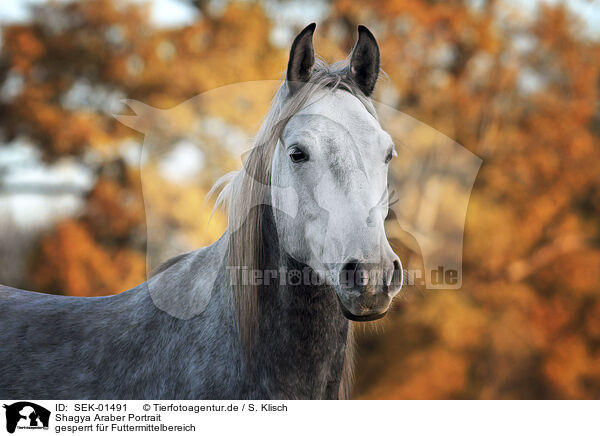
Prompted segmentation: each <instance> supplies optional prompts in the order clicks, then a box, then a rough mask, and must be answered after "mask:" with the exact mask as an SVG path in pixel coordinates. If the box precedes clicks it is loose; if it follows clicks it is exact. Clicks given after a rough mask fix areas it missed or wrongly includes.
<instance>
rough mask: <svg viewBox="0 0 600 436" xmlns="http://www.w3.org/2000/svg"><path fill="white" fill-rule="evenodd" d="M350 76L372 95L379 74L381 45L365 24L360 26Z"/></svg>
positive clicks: (351, 59)
mask: <svg viewBox="0 0 600 436" xmlns="http://www.w3.org/2000/svg"><path fill="white" fill-rule="evenodd" d="M350 76H351V77H352V78H353V79H354V82H355V83H356V84H357V85H358V87H359V88H360V90H361V91H362V92H363V93H364V94H365V95H366V96H367V97H370V96H371V94H373V90H374V89H375V84H376V83H377V77H378V76H379V46H378V45H377V41H376V40H375V37H374V36H373V34H372V33H371V31H370V30H369V29H367V28H366V27H365V26H362V25H360V26H358V41H357V42H356V45H355V46H354V49H353V50H352V56H351V57H350Z"/></svg>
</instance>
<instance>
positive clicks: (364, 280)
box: [336, 257, 402, 321]
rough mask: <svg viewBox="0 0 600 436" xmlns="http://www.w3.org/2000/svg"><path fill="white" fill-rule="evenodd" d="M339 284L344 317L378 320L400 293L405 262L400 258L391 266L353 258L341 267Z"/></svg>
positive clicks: (355, 319) (338, 295) (339, 297)
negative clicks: (401, 261)
mask: <svg viewBox="0 0 600 436" xmlns="http://www.w3.org/2000/svg"><path fill="white" fill-rule="evenodd" d="M385 266H388V267H387V268H385ZM338 283H339V284H338V286H337V287H336V294H337V297H338V301H339V303H340V308H341V310H342V313H343V314H344V316H345V317H346V318H348V319H350V320H352V321H374V320H377V319H379V318H382V317H383V316H385V314H386V313H387V311H388V309H389V307H390V304H391V302H392V299H393V298H394V297H395V296H396V294H398V292H400V289H401V288H402V265H401V263H400V260H399V259H398V258H397V257H395V258H394V259H393V260H391V261H390V262H387V265H385V264H384V265H381V264H366V263H362V262H360V261H357V260H354V259H351V260H349V261H348V262H346V263H345V264H344V265H343V266H342V268H341V269H340V272H339V279H338Z"/></svg>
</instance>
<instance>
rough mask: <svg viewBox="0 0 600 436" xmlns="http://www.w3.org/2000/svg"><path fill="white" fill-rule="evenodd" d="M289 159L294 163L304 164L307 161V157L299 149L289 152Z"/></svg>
mask: <svg viewBox="0 0 600 436" xmlns="http://www.w3.org/2000/svg"><path fill="white" fill-rule="evenodd" d="M290 159H291V160H292V162H294V163H298V162H304V161H307V160H308V155H307V154H306V153H304V152H303V151H302V150H300V149H299V148H293V149H292V151H291V152H290Z"/></svg>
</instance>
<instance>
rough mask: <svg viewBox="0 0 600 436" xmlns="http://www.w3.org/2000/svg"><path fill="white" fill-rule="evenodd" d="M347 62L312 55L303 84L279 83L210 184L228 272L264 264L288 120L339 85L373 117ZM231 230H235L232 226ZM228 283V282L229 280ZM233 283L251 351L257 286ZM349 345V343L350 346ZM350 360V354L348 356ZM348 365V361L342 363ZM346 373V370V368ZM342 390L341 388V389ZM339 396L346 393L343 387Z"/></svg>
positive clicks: (241, 326) (246, 345)
mask: <svg viewBox="0 0 600 436" xmlns="http://www.w3.org/2000/svg"><path fill="white" fill-rule="evenodd" d="M348 64H349V63H348V61H347V60H346V61H342V62H337V63H335V64H332V65H329V64H327V63H326V62H325V61H323V60H322V59H319V58H317V59H315V64H314V67H313V70H312V73H311V77H310V79H309V80H308V82H307V83H306V84H304V85H303V86H301V87H300V88H299V89H297V90H296V91H295V92H294V93H293V94H292V95H290V93H289V88H288V86H287V82H285V81H283V83H282V85H281V86H280V87H279V89H278V91H277V93H276V94H275V97H274V98H273V102H272V104H271V108H270V110H269V112H268V113H267V115H266V116H265V119H264V121H263V123H262V125H261V127H260V129H259V131H258V133H257V135H256V138H255V141H254V145H253V147H252V148H251V149H250V151H249V153H248V155H247V158H246V159H245V161H244V164H243V168H242V169H241V170H240V171H236V172H232V173H229V174H227V175H225V176H223V177H221V178H220V179H219V180H218V181H217V182H216V183H215V185H214V186H213V188H212V189H211V193H212V192H214V191H215V190H217V189H219V188H222V189H221V192H220V193H219V195H218V197H217V200H216V203H215V209H216V208H219V207H223V208H226V209H227V210H228V223H229V230H228V261H227V265H228V267H229V268H228V271H229V273H230V274H231V272H232V271H236V270H237V271H239V270H241V269H242V268H248V270H262V269H264V267H265V261H266V255H267V251H266V250H267V247H266V246H265V231H267V230H269V229H265V228H264V219H263V217H264V214H265V212H266V211H267V210H268V209H267V208H268V207H269V206H268V205H269V204H270V201H271V200H270V195H271V193H270V181H271V164H272V160H273V154H274V150H275V147H276V145H277V142H278V140H279V138H280V137H281V134H282V133H283V130H284V128H285V126H286V124H287V122H288V121H289V120H290V118H292V117H293V116H294V115H295V114H296V113H298V112H299V111H300V110H301V109H302V108H303V107H304V106H305V105H306V104H307V102H308V101H309V100H310V98H311V97H313V96H314V95H315V94H316V93H318V92H319V91H322V90H325V89H330V90H336V89H341V90H344V91H347V92H350V93H351V94H353V95H354V96H356V97H357V98H358V99H359V100H360V101H361V103H362V104H363V105H364V107H365V108H366V109H367V111H368V112H369V113H370V114H371V115H373V116H374V117H375V118H376V119H377V114H376V112H375V108H374V106H373V104H372V102H371V100H370V98H368V97H366V96H365V95H364V94H363V93H362V91H361V90H360V88H359V87H358V85H357V84H356V83H355V82H354V81H353V79H352V77H351V75H350V74H349V66H348ZM232 229H235V230H232ZM230 283H231V282H230ZM236 283H238V284H236V285H232V286H231V287H232V293H233V303H234V306H235V312H236V316H237V321H238V328H239V333H240V338H241V341H242V345H243V347H244V350H245V351H246V353H247V355H248V356H249V355H250V352H251V350H252V346H253V343H254V340H255V335H256V330H257V327H258V291H259V286H256V285H252V284H248V283H241V284H239V283H240V281H239V280H238V281H237V282H236ZM348 349H349V350H350V349H351V347H348ZM346 360H348V364H349V363H351V360H352V359H351V356H346ZM345 366H346V363H345ZM344 373H345V374H346V377H348V380H349V377H350V370H349V369H345V370H344ZM340 393H341V392H340ZM343 396H347V392H345V393H344V395H343Z"/></svg>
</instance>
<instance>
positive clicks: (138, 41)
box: [0, 0, 600, 398]
mask: <svg viewBox="0 0 600 436" xmlns="http://www.w3.org/2000/svg"><path fill="white" fill-rule="evenodd" d="M209 3H210V2H208V1H207V2H204V1H195V2H192V4H193V5H195V6H196V7H197V8H198V9H199V11H200V15H199V18H198V19H197V20H196V21H195V22H194V23H193V24H190V25H186V26H182V27H177V28H157V27H155V26H154V25H153V24H152V23H151V21H150V20H149V9H148V7H147V6H144V5H141V4H136V3H129V2H120V1H116V0H115V1H112V0H90V1H81V2H57V3H47V4H42V5H39V6H36V7H34V9H33V13H32V18H31V20H30V21H28V22H25V23H22V24H11V25H7V26H5V27H4V28H3V29H2V46H1V53H0V83H5V82H6V81H7V80H9V79H10V78H11V77H12V78H14V77H18V78H19V80H21V81H22V85H21V87H20V90H19V92H17V93H16V95H14V96H12V97H11V98H3V99H2V100H1V101H0V129H1V131H2V135H3V140H4V142H7V143H8V142H10V141H12V140H14V139H17V138H20V139H26V140H27V141H29V142H30V143H32V144H34V145H35V147H36V148H38V149H39V150H40V152H41V155H42V157H43V159H44V160H45V162H46V163H47V164H48V165H52V164H53V163H56V162H58V161H60V160H61V159H64V158H65V157H68V158H69V159H72V160H76V161H77V162H79V163H81V164H82V165H84V166H86V167H88V168H90V169H91V170H92V172H93V175H94V183H93V187H92V188H91V190H89V192H86V193H85V195H84V203H83V208H82V210H81V212H80V213H79V214H77V215H76V216H72V217H69V218H67V219H64V220H61V221H60V222H58V223H57V224H56V225H54V227H53V228H51V229H50V230H49V231H47V232H45V233H44V234H43V235H42V236H41V238H40V240H39V241H38V242H37V244H36V246H37V249H35V250H34V255H33V256H31V257H30V258H28V261H29V266H28V271H29V272H28V273H27V274H26V279H27V283H26V286H27V287H28V288H30V289H35V290H40V291H45V292H61V293H65V294H68V295H82V296H84V295H85V296H87V295H106V294H109V293H115V292H120V291H123V290H125V289H128V288H130V287H132V286H134V285H136V284H137V283H140V282H142V281H144V280H145V277H146V263H145V250H146V243H147V240H146V225H147V223H146V218H145V217H146V215H145V210H144V201H143V198H142V186H141V183H140V164H135V163H132V161H131V160H130V159H127V158H126V156H125V155H124V152H123V150H124V144H128V143H130V142H131V141H133V142H135V143H138V144H139V143H141V141H142V136H141V135H140V134H139V133H136V132H134V131H132V130H131V129H129V128H128V127H126V126H125V125H123V124H121V123H119V122H118V121H117V120H116V119H114V118H113V117H112V116H111V114H112V113H115V112H117V113H118V112H123V111H125V110H126V109H124V108H123V106H122V105H118V106H117V107H116V108H115V107H114V106H111V104H112V103H111V102H114V101H118V100H119V99H122V98H128V99H132V100H138V101H141V102H144V103H146V104H148V105H152V106H155V107H159V108H162V109H166V108H172V107H174V106H176V105H178V104H180V103H181V102H183V101H185V100H187V99H189V98H191V97H193V96H195V95H197V94H200V93H202V92H205V91H208V90H211V89H214V88H216V87H219V86H223V85H227V84H231V83H236V82H243V81H250V80H264V79H278V78H280V77H281V72H282V71H284V69H285V66H286V62H287V47H279V46H276V45H274V44H273V42H272V40H271V38H270V34H271V29H272V28H273V25H274V23H272V22H271V20H270V19H269V18H268V15H267V13H266V12H265V9H264V8H263V7H262V6H261V4H258V3H251V2H227V4H226V6H224V8H223V9H222V10H218V11H214V10H213V8H210V7H208V6H209ZM273 3H275V4H276V5H279V6H284V5H285V3H286V2H285V1H281V2H271V4H273ZM594 7H596V8H597V7H599V6H598V4H594ZM515 10H518V8H512V9H511V8H509V7H506V3H504V2H500V1H494V0H487V1H486V0H484V1H479V2H470V1H449V2H437V1H425V0H405V1H400V0H385V1H375V0H362V1H360V2H358V1H356V0H339V1H336V2H334V3H332V4H331V5H330V8H329V9H328V13H327V15H326V16H325V17H323V20H322V22H320V23H319V28H318V32H317V34H316V41H315V45H316V49H317V51H318V52H319V53H320V54H321V55H322V56H323V57H324V58H325V59H327V60H329V61H337V60H339V59H342V58H344V57H345V56H346V54H347V53H348V51H349V49H350V48H351V46H352V44H353V42H354V38H355V32H356V26H357V25H358V24H366V25H368V26H369V27H370V28H371V29H372V30H373V32H374V33H375V34H376V36H377V38H378V41H379V44H380V47H381V52H382V68H383V69H384V71H385V72H386V74H387V76H388V77H387V79H385V78H384V79H382V80H381V81H380V83H379V85H378V89H377V94H376V99H378V100H380V101H383V102H385V103H386V104H388V105H390V106H392V107H394V108H396V109H398V110H400V111H403V112H405V113H407V114H409V115H411V116H413V117H415V118H417V119H419V120H421V121H422V122H424V123H426V124H427V125H429V126H431V127H433V128H435V129H437V130H438V131H440V132H442V133H443V134H445V135H447V136H448V137H450V138H452V139H453V140H455V141H456V142H458V143H459V144H461V145H462V146H464V147H465V148H467V149H468V150H470V151H471V152H473V153H474V154H476V155H478V156H479V157H481V158H482V159H483V165H482V167H481V170H480V172H479V175H478V177H477V180H476V183H475V187H474V188H473V193H472V196H471V199H470V203H469V211H468V214H467V220H466V229H465V239H464V244H465V245H464V258H463V268H464V270H463V286H462V289H460V290H458V291H431V290H419V289H416V288H411V287H407V288H405V291H404V293H403V296H402V297H400V298H399V301H398V302H397V304H396V306H395V307H394V310H393V312H392V313H391V314H390V315H389V316H387V317H386V318H385V319H384V320H383V321H381V322H380V323H378V324H376V325H375V326H374V327H373V326H368V327H364V326H361V327H360V328H359V333H360V335H359V353H358V356H359V360H358V367H357V370H356V374H357V384H356V391H355V396H356V397H357V398H600V177H599V176H598V174H599V172H600V171H599V170H600V109H599V108H600V105H599V88H600V42H599V41H598V39H597V36H596V39H594V38H592V37H590V36H589V35H587V34H586V33H585V32H583V31H582V29H583V24H582V21H581V18H580V17H577V16H575V15H574V14H573V13H572V12H571V11H570V10H569V8H568V6H566V5H563V4H557V5H552V6H549V5H544V4H542V3H540V5H539V9H538V11H537V14H536V16H535V17H533V18H531V19H522V17H520V16H519V15H518V13H517V12H515ZM293 30H294V31H295V30H297V29H293ZM73 89H80V90H83V91H81V92H82V93H83V95H84V97H83V98H79V99H72V98H69V95H72V94H73V92H74V91H73ZM115 99H116V100H115ZM214 110H215V113H216V114H217V115H218V117H220V118H221V119H225V120H227V121H228V122H230V123H234V122H237V124H239V125H240V126H241V127H240V128H242V129H245V131H247V132H248V133H249V134H251V132H252V129H255V128H256V121H255V120H256V119H257V118H256V117H257V116H258V115H261V114H263V113H264V112H265V111H266V107H264V108H263V107H261V108H254V107H245V109H243V110H240V108H239V107H238V108H235V107H232V108H228V107H219V105H218V104H215V105H214ZM245 113H248V114H249V113H252V117H251V118H252V120H253V121H252V122H251V123H250V122H248V121H247V120H246V121H245V120H244V119H245V118H246V117H245ZM248 116H249V117H250V115H248ZM179 119H180V122H182V123H184V121H181V120H185V119H186V117H185V116H182V117H179ZM180 139H181V138H176V137H169V138H166V140H169V141H172V142H177V141H178V140H180ZM211 141H212V142H210V141H208V145H207V147H208V148H211V147H212V148H213V149H215V150H219V147H220V146H219V144H218V138H216V139H215V138H213V139H212V140H211ZM247 145H249V144H247ZM242 148H243V147H242ZM401 158H402V157H401V156H400V159H401ZM235 165H237V161H235V159H234V158H232V157H231V156H229V157H228V156H225V155H223V156H222V158H221V159H220V160H219V161H218V162H210V165H209V167H210V168H211V170H212V172H211V174H210V177H208V176H207V177H206V179H203V180H200V181H199V183H196V185H195V186H194V187H193V188H192V187H190V186H186V185H185V184H184V183H177V182H173V181H169V180H163V179H161V176H160V171H159V170H158V168H155V167H152V166H150V167H149V168H146V169H145V170H146V171H148V173H149V174H155V176H156V177H154V179H153V180H154V182H152V183H150V184H149V185H148V186H145V185H144V186H143V188H144V190H145V191H146V190H148V191H149V192H150V193H151V192H153V190H159V188H160V192H161V194H160V195H159V196H158V197H160V199H159V200H158V202H157V205H156V210H157V211H158V215H159V217H160V219H159V222H160V223H161V226H163V227H164V228H165V229H168V228H169V226H170V225H171V224H170V223H172V222H177V223H178V224H177V225H178V226H179V227H184V228H185V230H186V236H187V237H188V238H187V240H188V242H189V241H191V242H190V245H191V246H199V245H204V244H208V243H210V242H211V241H212V240H215V239H216V238H217V237H218V236H219V234H220V232H221V231H222V230H223V229H224V227H225V223H224V220H223V217H221V216H218V215H217V216H216V217H215V218H214V219H215V220H216V223H214V224H213V226H212V227H210V228H208V227H207V226H206V224H205V223H206V219H207V217H208V215H209V214H210V207H211V205H210V204H204V203H203V199H204V195H205V194H206V192H207V191H208V189H209V188H210V186H211V184H212V182H213V181H214V177H215V176H217V175H219V174H224V173H225V172H226V171H228V170H230V169H232V168H234V167H235ZM0 176H1V174H0ZM0 201H1V200H0ZM198 210H202V219H200V217H199V216H198V215H197V211H198ZM181 223H184V224H181ZM148 225H149V224H148ZM3 228H4V227H3ZM6 228H7V229H8V227H6ZM165 231H166V230H165ZM4 233H6V235H5V234H0V238H1V240H3V241H7V240H8V239H7V238H8V237H9V236H10V235H9V234H8V233H11V232H6V231H5V232H4ZM165 235H170V233H169V232H168V231H166V233H165ZM164 239H165V240H168V239H170V238H169V237H167V236H165V238H164ZM392 242H393V243H396V244H398V241H392ZM398 249H399V250H402V249H401V248H398ZM403 253H404V255H403V256H401V257H402V259H403V261H405V262H406V263H407V264H415V263H418V262H419V253H417V252H414V250H413V252H411V251H410V250H406V251H404V252H403ZM405 259H406V260H405Z"/></svg>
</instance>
